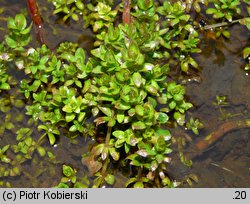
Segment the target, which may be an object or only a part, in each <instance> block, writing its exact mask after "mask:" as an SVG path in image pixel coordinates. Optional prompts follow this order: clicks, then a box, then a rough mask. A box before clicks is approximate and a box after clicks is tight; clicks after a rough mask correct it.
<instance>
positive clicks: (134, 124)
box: [132, 121, 146, 130]
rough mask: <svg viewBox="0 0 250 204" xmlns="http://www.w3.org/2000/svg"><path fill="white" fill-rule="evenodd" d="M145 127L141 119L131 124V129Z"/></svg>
mask: <svg viewBox="0 0 250 204" xmlns="http://www.w3.org/2000/svg"><path fill="white" fill-rule="evenodd" d="M145 128H146V125H145V123H144V122H142V121H137V122H134V123H133V124H132V129H133V130H143V129H145Z"/></svg>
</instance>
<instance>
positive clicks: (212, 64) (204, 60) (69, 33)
mask: <svg viewBox="0 0 250 204" xmlns="http://www.w3.org/2000/svg"><path fill="white" fill-rule="evenodd" d="M25 3H26V2H25V1H19V0H11V1H10V0H8V1H7V0H6V1H0V8H5V12H4V13H3V14H2V16H14V15H15V14H16V13H18V12H20V8H23V10H25V9H24V8H25V6H26V4H25ZM39 3H40V4H41V5H42V6H44V5H46V1H45V0H42V1H39ZM52 9H53V8H52V5H50V6H49V7H48V6H46V7H43V9H42V11H41V12H42V13H43V14H44V16H43V18H44V26H45V33H46V38H47V40H48V42H49V46H50V47H51V48H55V47H56V46H57V45H58V44H59V43H60V42H63V41H66V40H67V41H71V42H76V43H79V44H80V46H81V47H83V48H84V49H86V50H90V49H91V48H92V44H93V41H94V40H93V34H92V33H91V31H90V30H83V29H82V28H81V27H79V25H80V24H79V23H78V24H77V23H76V24H73V23H72V22H71V23H70V24H68V25H65V24H63V23H61V22H60V21H59V20H58V19H57V17H53V16H52V15H51V13H52ZM0 25H1V26H2V27H4V26H5V22H4V21H0ZM230 29H231V31H232V32H231V35H232V36H231V40H224V39H220V40H213V39H208V38H204V39H203V41H202V43H201V48H202V49H203V52H202V54H201V55H199V56H196V59H197V61H198V62H199V64H200V67H201V72H199V73H198V74H196V75H198V77H199V78H200V79H201V80H200V82H199V83H197V82H188V83H187V96H188V97H189V99H190V101H191V102H192V103H193V104H194V105H195V107H194V108H193V109H192V110H191V111H190V112H189V113H188V115H189V116H192V117H193V118H199V119H200V120H201V121H202V122H203V123H204V126H205V127H204V129H203V130H202V131H201V134H200V135H199V136H194V135H192V134H191V133H188V134H190V136H191V137H192V139H193V141H192V143H195V142H196V141H197V140H198V139H199V138H203V137H205V136H206V135H208V134H209V133H210V132H212V131H215V130H216V129H217V128H218V127H219V125H220V124H223V123H224V122H226V121H227V120H239V119H245V118H250V112H249V110H250V86H249V84H250V79H249V76H248V75H247V74H246V72H245V71H244V70H243V69H242V66H243V61H242V58H241V51H242V49H243V48H244V47H245V46H246V45H247V44H249V42H250V41H249V32H248V31H247V29H245V28H243V27H242V26H239V25H234V26H233V27H231V28H230ZM53 33H54V34H53ZM3 35H4V32H1V34H0V38H2V36H3ZM34 44H36V42H35V41H34ZM217 95H225V96H227V99H228V103H229V105H227V106H226V107H223V108H219V107H218V106H215V105H214V102H215V101H216V96H217ZM23 125H25V123H24V124H23ZM178 131H181V130H173V134H175V133H178ZM10 138H11V137H10ZM1 140H2V139H0V141H1ZM10 140H11V139H8V140H7V139H6V140H5V142H6V143H7V142H11V141H10ZM12 140H14V141H15V139H14V137H13V136H12ZM12 143H13V141H12ZM89 143H91V141H86V139H85V138H78V139H77V140H74V141H71V140H69V139H68V138H66V137H63V136H62V137H60V142H59V143H58V145H57V146H56V147H48V148H50V149H51V151H53V152H54V153H55V155H56V157H57V158H58V160H59V161H58V164H52V163H49V162H47V161H43V159H41V158H39V157H38V156H37V155H35V158H34V159H33V160H34V161H33V162H30V163H27V164H25V165H24V172H28V173H26V175H25V176H22V177H15V178H8V179H7V180H8V181H10V182H11V184H12V186H13V187H51V186H55V185H57V184H58V183H59V181H60V178H61V176H62V175H61V166H62V164H69V165H72V166H73V167H75V168H77V170H78V172H79V175H80V176H82V175H84V173H85V169H84V168H83V166H82V164H81V155H82V154H83V153H85V152H86V151H87V148H88V147H87V146H88V144H89ZM172 166H173V169H174V170H173V175H174V176H175V177H176V178H180V179H181V178H183V177H185V176H188V175H189V174H191V173H192V174H195V175H197V176H198V178H199V181H198V182H197V183H195V182H194V183H193V186H194V187H250V170H249V168H250V129H239V130H234V131H231V132H229V133H226V134H225V135H224V136H223V137H222V138H221V139H220V140H219V141H218V142H216V143H215V144H214V145H212V147H210V148H209V149H208V150H207V151H205V152H204V153H203V154H202V155H201V156H199V157H195V158H194V160H193V166H192V167H191V168H187V167H185V166H183V164H181V163H179V162H175V163H173V164H172ZM40 169H44V171H39V170H40ZM118 176H119V178H120V179H118V182H117V183H116V185H115V187H122V186H123V180H124V178H123V176H122V175H120V174H119V173H118ZM0 180H3V179H0ZM184 186H187V185H186V184H184Z"/></svg>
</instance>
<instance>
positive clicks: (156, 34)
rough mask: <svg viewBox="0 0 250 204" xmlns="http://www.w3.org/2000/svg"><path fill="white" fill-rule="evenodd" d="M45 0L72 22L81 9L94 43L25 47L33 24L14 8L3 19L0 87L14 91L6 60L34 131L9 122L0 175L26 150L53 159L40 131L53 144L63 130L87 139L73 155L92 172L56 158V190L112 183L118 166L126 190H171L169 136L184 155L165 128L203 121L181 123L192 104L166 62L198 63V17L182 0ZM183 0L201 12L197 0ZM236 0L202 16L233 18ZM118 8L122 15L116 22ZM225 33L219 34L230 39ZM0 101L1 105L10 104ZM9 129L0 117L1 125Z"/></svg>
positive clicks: (176, 65)
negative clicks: (83, 174) (12, 135)
mask: <svg viewBox="0 0 250 204" xmlns="http://www.w3.org/2000/svg"><path fill="white" fill-rule="evenodd" d="M50 2H52V3H53V4H54V6H55V11H54V14H58V13H60V14H62V15H63V17H62V18H63V20H64V21H66V20H69V19H70V18H72V19H73V20H75V21H80V18H79V16H82V19H83V21H84V23H85V27H87V26H90V27H91V28H92V29H93V31H94V32H95V34H96V41H95V43H94V46H95V48H94V49H92V50H91V52H90V56H86V52H85V50H84V49H82V48H80V47H79V46H78V45H77V44H73V43H70V42H64V43H61V44H60V45H59V46H58V47H57V49H55V50H51V49H49V48H48V47H47V46H46V45H45V44H43V45H41V46H40V47H37V48H35V47H31V46H30V44H29V43H30V41H31V36H30V31H31V28H32V24H30V25H27V21H26V18H25V16H24V15H23V14H18V15H16V17H15V18H9V19H8V32H7V34H6V35H5V38H4V40H3V41H2V42H1V44H0V62H1V65H0V91H1V92H5V91H7V90H10V91H11V89H13V88H14V86H13V85H14V84H15V82H12V77H11V76H10V74H9V73H7V67H8V66H9V63H11V64H12V65H14V66H15V68H16V71H17V72H19V73H22V74H23V76H22V79H21V80H20V81H19V82H17V85H18V86H17V87H18V88H17V89H18V91H19V93H20V94H23V97H24V98H25V99H24V100H25V102H26V105H25V109H26V115H28V116H30V120H29V121H28V124H31V123H32V124H33V125H34V126H35V127H36V128H37V129H38V130H39V131H40V132H41V136H40V137H39V138H38V139H37V138H36V139H35V137H34V136H33V130H32V129H31V128H29V127H22V128H18V129H17V130H16V131H15V132H16V144H14V145H6V146H4V147H1V149H0V158H1V161H2V162H4V163H6V166H4V167H3V168H1V170H0V176H1V177H2V176H9V175H10V176H16V175H20V173H21V171H20V165H21V164H22V163H23V162H25V161H27V160H29V159H32V157H33V156H34V154H35V153H38V154H39V155H40V156H41V157H46V158H47V159H48V160H50V159H51V160H52V159H54V161H53V162H56V159H55V157H54V155H53V154H52V153H51V152H50V151H48V150H47V149H46V148H45V147H43V145H42V143H43V142H45V141H46V140H45V138H48V140H49V143H50V145H52V146H53V145H56V144H57V143H58V141H59V139H60V137H62V135H66V136H67V137H69V138H71V139H73V138H75V137H91V138H92V139H93V140H94V141H95V142H94V144H92V146H91V147H90V150H89V152H87V153H85V154H83V156H82V164H83V165H85V166H87V167H88V169H89V175H90V176H95V179H94V181H93V183H91V184H90V183H89V182H88V181H87V179H83V180H81V179H78V180H77V175H76V173H77V170H76V169H74V168H72V167H71V166H69V165H63V168H62V171H63V178H62V179H61V181H60V182H59V184H58V186H57V187H89V186H92V187H101V186H104V185H109V186H110V185H113V184H114V183H115V179H116V177H115V170H114V169H115V168H111V167H117V168H118V169H125V170H124V173H126V174H127V175H128V177H129V178H128V180H127V182H126V183H125V186H126V187H176V186H177V185H178V182H176V181H175V180H174V179H173V178H170V177H169V172H168V166H169V163H170V162H171V153H172V151H173V150H172V141H173V140H178V141H177V142H178V145H179V146H178V151H179V155H180V159H181V161H182V162H183V163H184V164H186V165H188V166H190V165H191V161H190V160H188V159H187V158H186V157H185V155H184V154H183V153H182V146H183V145H182V144H183V143H184V142H183V140H182V139H181V138H180V139H176V138H174V136H173V135H171V131H170V128H169V127H170V126H175V125H179V126H184V127H186V128H187V129H189V130H192V131H193V133H194V134H198V133H199V131H198V129H200V128H202V127H203V125H202V123H201V122H200V121H199V120H198V119H196V120H194V119H193V118H190V120H189V122H187V121H186V115H185V114H186V112H187V111H188V110H189V109H190V108H192V107H193V105H192V103H190V102H188V101H187V100H186V97H185V86H184V85H181V84H179V83H178V82H177V81H175V80H174V77H172V76H171V72H172V71H173V70H174V69H175V70H177V72H178V73H179V75H180V76H181V75H188V74H189V73H190V72H192V71H194V70H198V69H199V66H198V64H197V62H196V61H195V59H194V54H198V53H200V52H201V50H200V48H199V42H200V38H199V31H201V30H202V28H197V25H199V23H198V22H196V20H195V19H193V18H192V17H191V15H190V14H189V11H190V10H191V9H192V6H191V5H190V4H191V1H186V2H185V3H183V2H180V1H177V2H175V3H170V2H168V1H164V3H163V4H162V5H159V4H156V3H155V2H154V1H152V0H149V1H143V0H138V1H123V2H122V3H121V4H119V5H118V6H117V7H116V8H114V6H113V4H112V2H111V1H94V2H92V3H90V4H88V5H85V4H84V3H83V1H81V0H77V1H59V0H52V1H50ZM192 2H194V9H195V10H196V11H197V12H200V7H199V3H203V2H201V1H199V0H198V1H192ZM239 2H240V1H239V0H235V1H230V2H229V1H222V0H215V1H213V3H214V5H215V8H209V9H207V13H208V14H213V17H214V18H215V19H227V20H228V21H229V22H232V18H233V15H234V14H235V12H236V13H238V14H239V13H240V10H239V8H238V5H239ZM204 3H206V2H204ZM228 9H229V10H230V12H229V14H227V13H226V12H225V11H226V10H228ZM119 12H120V13H123V14H124V13H125V12H126V16H125V15H123V19H122V21H123V22H121V21H119V16H118V15H119ZM247 19H248V18H247ZM33 22H34V19H33ZM245 22H247V23H245V25H247V26H249V21H248V20H246V21H245ZM241 23H242V22H241ZM242 24H244V23H242ZM227 32H228V31H223V32H222V34H223V35H224V36H226V37H229V35H228V34H227ZM217 37H219V35H217ZM44 42H45V41H44ZM243 52H244V58H247V57H249V50H248V48H246V49H245V50H244V51H243ZM193 68H195V69H194V70H193ZM1 100H3V102H4V103H1V106H0V108H1V111H2V110H4V107H5V104H6V105H8V103H9V101H7V102H6V101H4V100H5V99H2V98H1ZM2 112H4V111H2ZM6 112H7V109H6ZM12 127H13V124H12V123H10V121H9V120H8V117H6V118H5V123H4V125H1V131H2V133H4V131H5V129H12ZM211 141H214V140H213V139H212V140H211ZM10 150H11V151H12V152H14V153H15V154H16V156H15V158H14V159H13V160H12V161H10V159H9V157H8V155H7V152H8V151H10ZM8 165H9V166H8ZM8 167H10V168H9V170H8ZM190 178H191V177H190ZM190 178H187V179H189V182H190ZM193 178H194V179H193V180H196V179H195V177H194V176H193Z"/></svg>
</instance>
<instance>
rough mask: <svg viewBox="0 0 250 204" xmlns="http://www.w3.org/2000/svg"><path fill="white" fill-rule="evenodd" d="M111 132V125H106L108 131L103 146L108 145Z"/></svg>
mask: <svg viewBox="0 0 250 204" xmlns="http://www.w3.org/2000/svg"><path fill="white" fill-rule="evenodd" d="M111 132H112V127H109V126H108V131H107V134H106V140H105V146H108V145H109V140H110V136H111Z"/></svg>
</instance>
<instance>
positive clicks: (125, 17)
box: [122, 0, 131, 25]
mask: <svg viewBox="0 0 250 204" xmlns="http://www.w3.org/2000/svg"><path fill="white" fill-rule="evenodd" d="M130 4H131V0H123V13H122V23H123V24H128V25H129V24H130V22H131V14H130Z"/></svg>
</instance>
